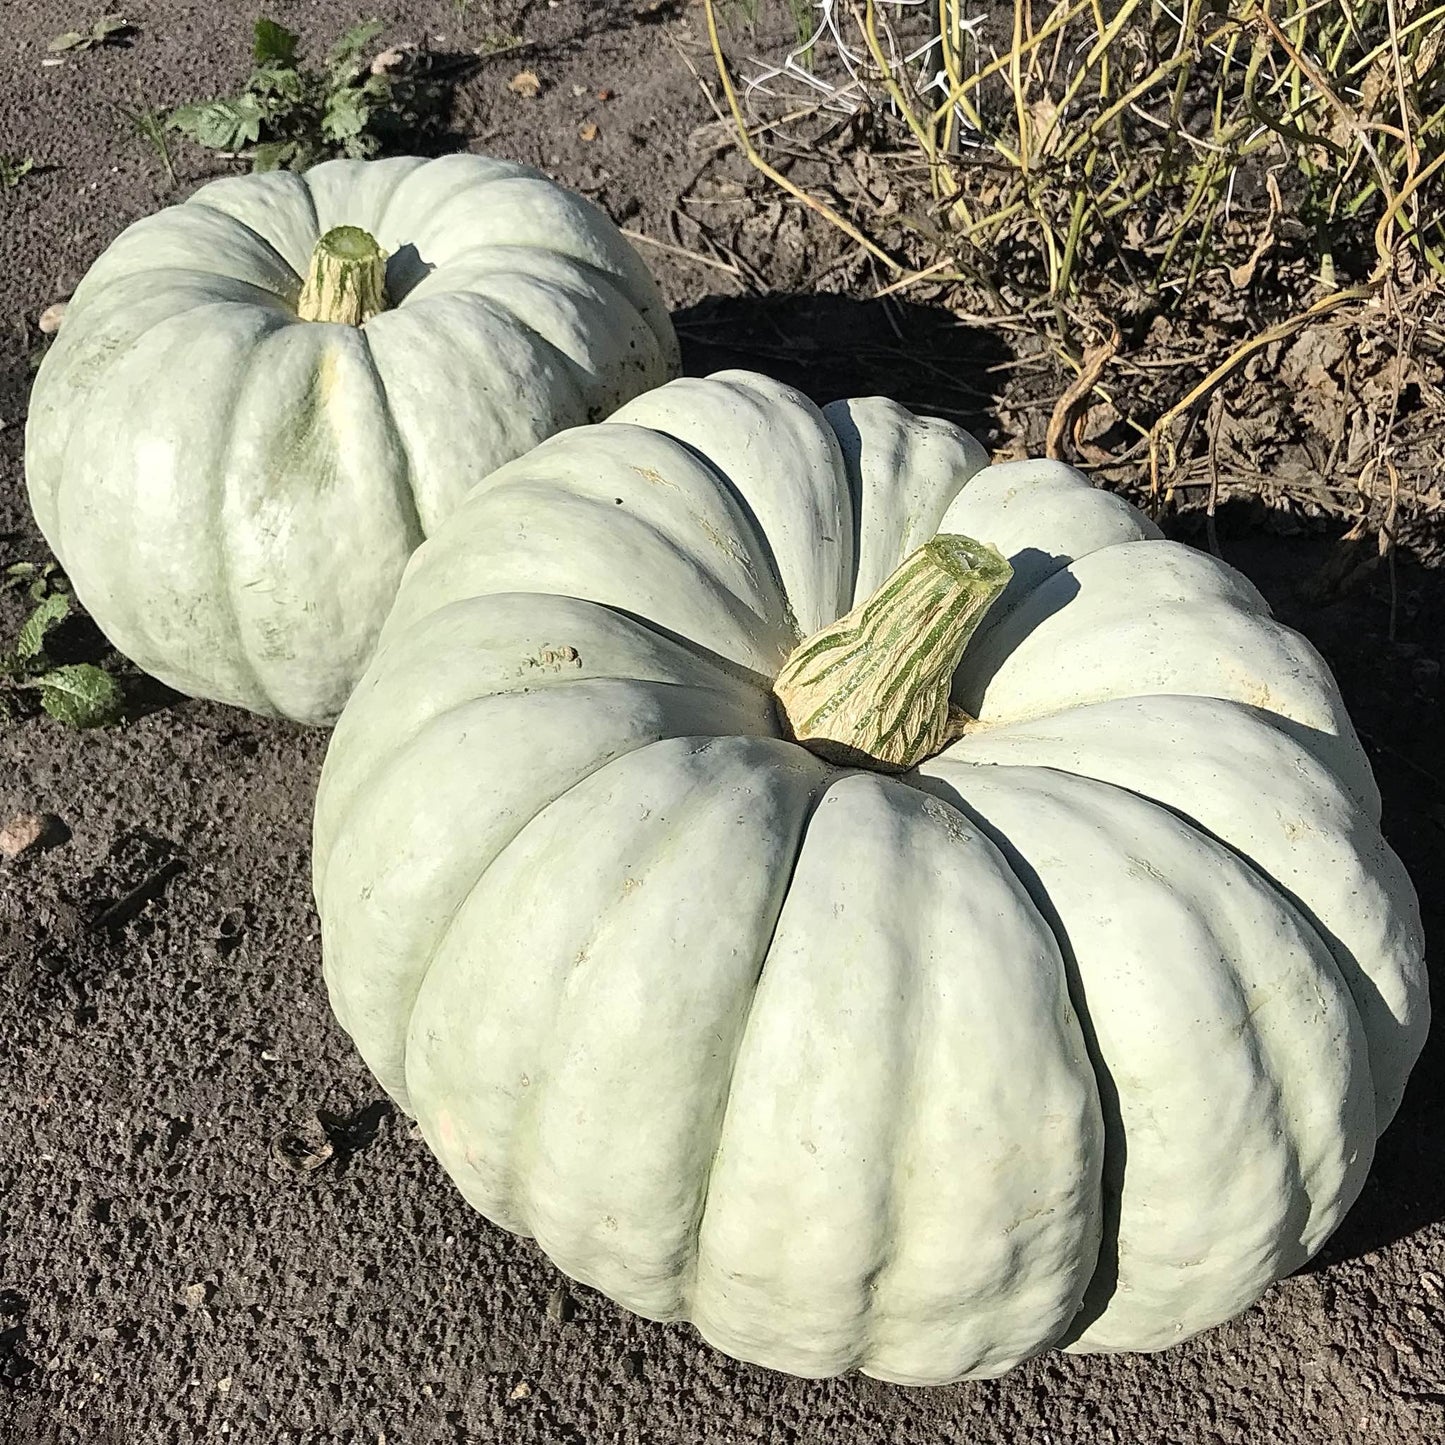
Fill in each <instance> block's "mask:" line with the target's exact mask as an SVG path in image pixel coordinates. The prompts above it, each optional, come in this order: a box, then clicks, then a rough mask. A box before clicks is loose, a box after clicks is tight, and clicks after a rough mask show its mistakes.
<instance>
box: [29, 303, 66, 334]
mask: <svg viewBox="0 0 1445 1445" xmlns="http://www.w3.org/2000/svg"><path fill="white" fill-rule="evenodd" d="M69 309H70V302H69V301H55V302H52V303H51V305H49V306H47V307H46V308H45V310H44V311H42V312H41V313H40V320H39V322H38V323H37V324H38V325H39V327H40V329H41V331H42V332H43V333H44V334H45V335H46V336H54V335H55V333H56V332H57V331H59V330H60V328H61V326H62V325H63V324H64V322H65V313H66V312H67V311H68V310H69Z"/></svg>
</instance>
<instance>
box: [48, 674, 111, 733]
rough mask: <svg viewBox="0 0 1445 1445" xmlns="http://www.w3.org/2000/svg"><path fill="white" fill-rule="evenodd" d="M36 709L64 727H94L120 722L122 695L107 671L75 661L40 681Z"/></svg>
mask: <svg viewBox="0 0 1445 1445" xmlns="http://www.w3.org/2000/svg"><path fill="white" fill-rule="evenodd" d="M40 706H41V707H43V708H44V709H45V711H46V712H48V713H49V714H50V716H51V717H53V718H56V719H58V720H59V721H60V722H63V723H64V724H65V725H66V727H72V728H98V727H104V726H105V725H106V724H107V723H113V722H117V721H118V720H119V719H120V716H121V712H122V710H123V708H124V706H125V694H124V693H123V692H122V691H121V689H120V684H119V683H118V682H116V680H115V679H114V678H113V677H112V676H111V675H110V674H109V673H108V672H105V671H104V670H102V669H101V668H99V667H96V666H94V665H93V664H92V663H89V662H78V663H73V664H72V665H71V666H69V667H57V668H56V669H55V670H54V671H52V672H47V673H46V674H45V675H44V676H43V677H42V678H41V679H40Z"/></svg>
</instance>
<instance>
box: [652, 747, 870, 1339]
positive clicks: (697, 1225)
mask: <svg viewBox="0 0 1445 1445" xmlns="http://www.w3.org/2000/svg"><path fill="white" fill-rule="evenodd" d="M810 756H811V755H810ZM812 761H813V762H815V763H816V764H817V765H818V766H819V767H820V768H822V769H825V770H826V771H825V772H824V775H823V777H822V779H821V780H820V782H819V785H818V788H817V791H816V792H815V793H813V794H812V796H810V798H809V799H808V806H807V811H806V812H805V814H804V816H803V818H802V819H801V821H800V824H799V827H798V835H797V838H796V839H795V840H794V844H793V848H792V855H793V856H792V861H791V863H790V864H789V865H788V877H787V882H786V883H785V884H784V885H783V887H782V888H780V889H779V891H778V906H777V908H776V909H775V910H774V913H773V922H772V926H771V927H770V928H769V929H768V936H767V939H766V941H765V942H764V943H763V945H762V949H761V951H760V953H759V955H758V965H757V968H756V970H755V971H754V973H753V981H752V985H751V987H750V989H749V991H748V1001H747V1005H746V1007H745V1008H744V1010H743V1016H742V1019H741V1022H740V1023H739V1026H738V1031H737V1036H736V1037H735V1038H734V1039H733V1041H732V1055H731V1058H730V1059H729V1060H728V1068H727V1083H726V1085H725V1087H724V1089H723V1091H722V1098H723V1105H722V1108H721V1109H719V1110H718V1115H717V1128H716V1130H715V1131H714V1134H713V1141H712V1146H711V1148H709V1149H708V1151H707V1159H708V1163H707V1170H706V1173H705V1174H704V1183H703V1189H702V1197H701V1198H700V1199H699V1201H698V1208H697V1217H696V1219H695V1220H694V1222H693V1227H692V1248H691V1250H690V1258H689V1261H688V1266H687V1270H686V1271H685V1273H686V1282H685V1283H682V1284H680V1285H679V1291H680V1293H681V1294H682V1296H683V1298H684V1300H685V1305H684V1309H683V1311H682V1312H681V1313H680V1314H678V1315H674V1316H673V1318H674V1319H690V1318H691V1317H692V1312H693V1308H694V1301H695V1299H696V1296H697V1287H698V1276H699V1273H700V1264H699V1241H700V1240H701V1238H702V1231H703V1226H704V1222H705V1221H706V1219H707V1206H708V1201H709V1199H710V1198H711V1196H712V1181H713V1174H714V1172H715V1170H716V1167H717V1161H718V1155H719V1153H720V1152H721V1150H722V1145H723V1134H724V1132H725V1131H726V1129H727V1116H728V1105H729V1101H730V1099H731V1098H732V1087H733V1078H734V1077H735V1075H736V1074H737V1068H738V1060H739V1059H740V1058H741V1057H742V1052H743V1046H744V1044H745V1043H746V1040H747V1036H748V1026H749V1024H750V1023H751V1022H752V1017H753V1009H754V1008H755V1007H756V1005H757V999H758V985H759V984H760V983H761V982H762V979H763V972H764V970H765V969H766V968H767V966H768V955H769V953H771V952H772V948H773V940H774V939H775V938H776V937H777V933H778V923H779V920H780V919H781V918H782V916H783V906H784V904H786V903H787V901H788V891H789V889H790V888H791V887H792V882H793V877H794V875H795V874H796V873H797V871H798V862H799V860H800V859H801V858H802V856H803V848H804V846H805V845H806V843H807V841H808V828H809V825H810V824H811V823H812V821H813V817H814V815H815V814H816V813H817V811H818V805H819V804H820V803H821V802H822V801H823V799H824V797H826V796H827V793H828V789H829V788H831V787H832V786H833V784H834V783H835V782H837V780H838V778H839V777H840V776H841V775H842V771H843V770H842V769H840V768H836V767H834V765H833V764H832V763H829V762H827V761H826V760H825V759H823V758H819V757H813V758H812Z"/></svg>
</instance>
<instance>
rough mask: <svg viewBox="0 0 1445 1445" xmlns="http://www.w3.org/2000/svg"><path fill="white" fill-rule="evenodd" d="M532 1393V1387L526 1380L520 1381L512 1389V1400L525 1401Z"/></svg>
mask: <svg viewBox="0 0 1445 1445" xmlns="http://www.w3.org/2000/svg"><path fill="white" fill-rule="evenodd" d="M531 1393H532V1387H531V1386H530V1385H529V1384H528V1383H527V1382H526V1381H525V1380H518V1381H517V1383H516V1385H515V1386H513V1388H512V1399H514V1400H525V1399H526V1398H527V1396H528V1395H530V1394H531Z"/></svg>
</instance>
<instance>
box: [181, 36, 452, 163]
mask: <svg viewBox="0 0 1445 1445" xmlns="http://www.w3.org/2000/svg"><path fill="white" fill-rule="evenodd" d="M382 29H383V26H382V24H381V22H380V21H378V20H369V21H367V22H365V23H364V24H361V25H357V26H354V27H353V28H352V29H350V30H348V31H347V32H346V33H345V34H344V35H342V36H341V38H340V39H339V40H337V42H336V43H335V44H334V45H333V46H332V47H331V49H330V50H329V51H328V52H327V54H326V58H325V61H324V63H323V65H322V68H321V69H319V70H318V69H313V68H311V67H310V66H308V65H306V64H305V63H304V61H303V60H302V58H301V53H300V47H301V37H300V36H299V35H297V34H295V33H294V32H293V31H290V30H287V29H286V28H285V26H283V25H278V24H277V23H276V22H275V21H274V20H268V19H265V18H264V17H263V18H262V19H259V20H257V21H256V26H255V39H254V43H253V46H252V56H253V59H254V61H255V66H254V68H253V70H252V72H251V76H250V78H249V79H248V80H247V82H246V84H245V87H244V89H243V90H242V91H241V93H240V95H238V96H234V97H232V98H231V99H229V100H226V99H222V100H208V101H201V102H199V103H197V104H193V105H183V106H180V107H178V108H177V109H175V110H173V111H171V113H170V115H169V117H168V118H167V121H166V124H167V126H168V127H169V128H170V129H172V130H176V131H179V132H180V133H181V134H182V135H185V136H189V137H190V138H191V139H192V140H194V141H196V142H197V143H199V144H200V145H203V146H205V147H207V148H208V149H210V150H217V151H225V152H229V153H232V154H238V153H239V154H244V155H245V156H246V157H247V158H248V159H249V160H250V161H251V168H252V169H253V170H256V171H271V170H277V169H281V168H286V169H290V170H305V169H306V168H307V167H308V166H312V165H315V164H316V163H317V162H318V161H323V160H328V159H330V158H332V157H334V156H350V157H353V158H357V159H368V158H370V157H372V156H375V155H378V154H380V153H381V152H382V151H383V150H384V149H386V148H388V146H391V145H393V144H395V143H396V142H398V141H401V140H403V139H405V140H406V141H407V142H408V145H409V148H412V149H415V148H416V141H417V139H418V138H419V136H420V137H423V138H424V137H425V135H426V134H427V133H429V132H431V131H433V130H435V129H438V128H439V125H440V122H441V120H442V119H443V116H444V114H445V109H446V99H447V96H446V89H445V87H444V86H443V85H442V84H441V83H440V82H439V81H437V80H436V79H434V78H431V77H429V76H428V75H427V74H425V73H424V72H423V71H422V70H420V69H419V68H418V67H416V66H414V65H413V64H411V63H410V57H409V55H408V53H407V52H405V51H388V52H386V53H385V54H383V55H381V56H378V57H376V58H375V59H370V58H369V56H370V52H371V47H372V43H373V42H374V41H375V40H376V38H377V36H378V35H379V34H380V33H381V31H382Z"/></svg>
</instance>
